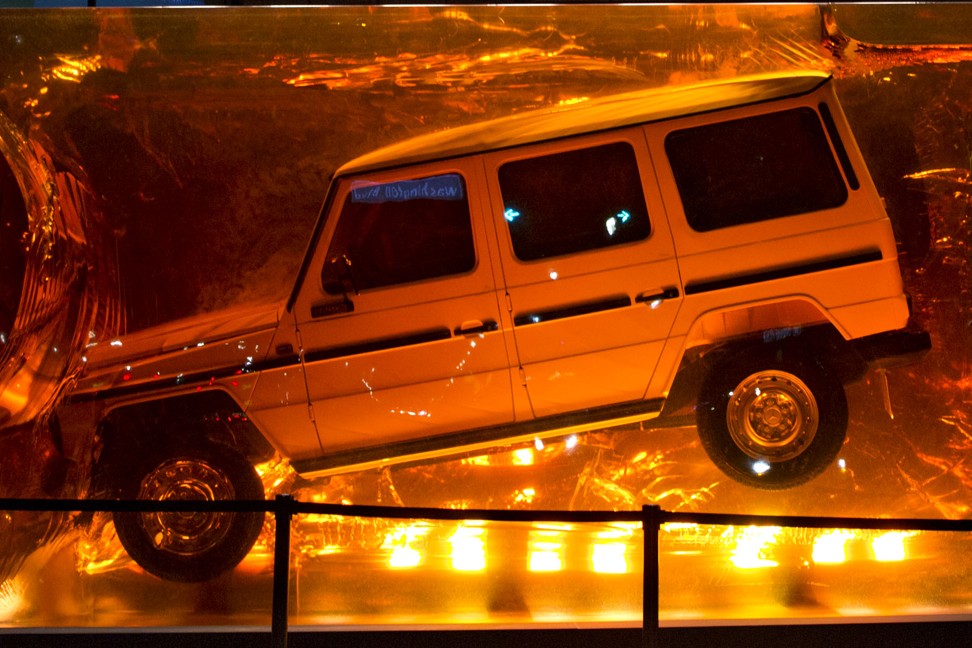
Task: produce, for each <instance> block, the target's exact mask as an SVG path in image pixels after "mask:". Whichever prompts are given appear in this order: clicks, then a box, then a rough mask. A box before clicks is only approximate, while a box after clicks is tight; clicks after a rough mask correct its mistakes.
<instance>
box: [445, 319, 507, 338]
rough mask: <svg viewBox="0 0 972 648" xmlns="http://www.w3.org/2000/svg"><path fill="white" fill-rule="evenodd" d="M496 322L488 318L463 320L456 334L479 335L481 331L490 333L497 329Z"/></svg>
mask: <svg viewBox="0 0 972 648" xmlns="http://www.w3.org/2000/svg"><path fill="white" fill-rule="evenodd" d="M498 328H499V326H497V324H496V322H494V321H493V320H486V321H485V322H482V321H480V320H469V321H466V322H463V323H462V324H460V325H459V326H458V327H456V330H455V334H456V335H478V334H480V333H489V332H490V331H495V330H496V329H498Z"/></svg>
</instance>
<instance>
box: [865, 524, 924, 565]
mask: <svg viewBox="0 0 972 648" xmlns="http://www.w3.org/2000/svg"><path fill="white" fill-rule="evenodd" d="M913 535H915V534H914V533H911V532H908V531H891V532H889V533H884V534H881V535H879V536H877V537H876V538H873V539H872V540H871V551H873V552H874V559H875V560H877V561H878V562H901V561H903V560H905V559H906V558H907V557H908V555H907V552H906V551H905V538H909V537H911V536H913Z"/></svg>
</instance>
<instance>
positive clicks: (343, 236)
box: [294, 160, 513, 455]
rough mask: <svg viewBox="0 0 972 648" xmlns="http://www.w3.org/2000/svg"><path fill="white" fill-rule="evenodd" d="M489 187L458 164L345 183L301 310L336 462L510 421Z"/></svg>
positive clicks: (326, 437) (327, 442)
mask: <svg viewBox="0 0 972 648" xmlns="http://www.w3.org/2000/svg"><path fill="white" fill-rule="evenodd" d="M481 181H482V167H481V165H475V164H471V163H469V162H468V161H465V160H457V161H455V162H452V163H447V166H443V165H441V164H440V165H435V166H426V167H417V168H416V167H410V168H408V169H404V170H398V171H392V172H384V173H375V174H370V175H368V177H356V178H354V179H344V180H340V181H339V184H338V185H337V186H336V188H335V191H336V193H335V195H334V200H333V202H332V206H331V213H330V214H329V215H328V217H327V221H326V225H325V229H324V231H323V234H322V239H321V242H320V244H319V246H318V249H317V250H316V252H315V253H314V256H313V258H312V262H311V263H310V266H309V271H308V276H307V277H306V278H305V280H304V286H303V288H302V289H301V292H300V294H299V296H298V299H297V301H296V303H295V306H294V308H295V311H296V319H297V327H298V329H299V332H300V333H299V334H300V339H301V347H302V349H303V364H304V368H305V374H306V379H307V390H308V394H309V398H310V402H311V405H312V408H313V415H314V418H315V421H316V424H317V429H318V433H319V435H320V441H321V446H322V447H323V449H324V453H325V454H329V453H333V452H340V451H350V450H355V449H361V448H367V447H371V446H378V445H382V446H384V445H386V444H394V443H396V442H404V441H409V440H414V439H418V438H425V437H433V436H436V435H441V434H445V433H448V432H454V431H458V430H462V429H466V428H475V427H485V426H491V425H497V424H502V423H507V422H509V421H510V419H511V417H512V410H513V406H512V395H511V389H512V388H511V381H510V362H509V356H508V354H507V349H506V343H505V341H504V337H503V335H502V332H501V331H500V315H499V306H498V302H497V293H496V283H495V278H494V275H493V268H492V265H491V262H490V258H489V254H488V246H487V243H486V236H485V224H484V222H483V217H482V205H481V203H480V202H479V201H477V200H476V199H475V196H478V195H480V194H481V193H482V191H481V190H480V191H476V190H474V187H475V186H476V185H477V184H478V183H481ZM470 196H473V198H472V199H471V198H470ZM392 454H394V449H393V448H389V455H392Z"/></svg>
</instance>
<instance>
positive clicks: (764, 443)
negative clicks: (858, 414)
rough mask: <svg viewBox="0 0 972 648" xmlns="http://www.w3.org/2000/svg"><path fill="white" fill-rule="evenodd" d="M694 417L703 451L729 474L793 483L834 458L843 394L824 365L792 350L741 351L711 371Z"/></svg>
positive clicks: (780, 485) (771, 484)
mask: <svg viewBox="0 0 972 648" xmlns="http://www.w3.org/2000/svg"><path fill="white" fill-rule="evenodd" d="M696 422H697V426H698V431H699V437H700V439H701V441H702V447H703V448H704V449H705V451H706V454H708V455H709V458H710V459H712V461H713V463H715V464H716V466H718V467H719V469H720V470H722V472H724V473H725V474H726V475H727V476H729V477H731V478H732V479H734V480H736V481H738V482H740V483H743V484H746V485H747V486H752V487H755V488H763V489H776V490H778V489H784V488H792V487H794V486H798V485H800V484H803V483H805V482H808V481H810V480H811V479H813V478H814V477H816V476H818V475H819V474H820V473H822V472H823V471H824V470H825V469H826V468H827V467H828V466H829V465H830V464H831V463H832V462H833V461H834V460H835V459H836V458H837V455H838V453H839V452H840V449H841V446H843V444H844V438H845V436H846V434H847V399H846V396H845V395H844V388H843V386H842V385H841V383H840V382H839V381H837V380H835V379H833V378H832V377H831V376H830V375H829V374H828V373H827V372H826V370H825V369H824V368H823V367H822V366H820V365H819V364H818V363H816V362H813V361H811V360H809V359H806V358H803V357H800V356H798V355H795V354H794V353H792V352H791V353H787V352H785V351H784V350H777V351H776V352H774V353H762V354H753V355H748V354H747V355H740V356H737V357H734V358H732V359H729V360H726V361H723V362H720V363H718V364H717V365H716V366H714V367H713V369H712V370H711V371H710V372H708V374H707V376H706V379H705V380H704V383H703V386H702V391H701V394H700V398H699V403H698V408H697V410H696Z"/></svg>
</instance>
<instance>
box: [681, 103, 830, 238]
mask: <svg viewBox="0 0 972 648" xmlns="http://www.w3.org/2000/svg"><path fill="white" fill-rule="evenodd" d="M665 151H666V153H667V154H668V159H669V161H670V163H671V165H672V172H673V173H674V175H675V182H676V184H677V185H678V191H679V194H680V195H681V198H682V205H683V206H684V208H685V217H686V219H687V220H688V223H689V225H690V226H691V227H692V229H694V230H696V231H698V232H708V231H711V230H716V229H721V228H723V227H731V226H733V225H742V224H746V223H756V222H759V221H764V220H769V219H773V218H782V217H784V216H793V215H796V214H804V213H808V212H813V211H819V210H822V209H833V208H835V207H839V206H840V205H842V204H844V202H845V201H846V200H847V187H846V185H845V184H844V180H843V178H842V177H841V175H840V171H839V169H838V167H837V163H836V161H835V160H834V156H833V154H832V153H831V150H830V146H829V144H828V142H827V136H826V135H825V134H824V130H823V127H822V125H821V123H820V118H819V117H818V116H817V113H816V112H814V111H813V110H811V109H810V108H797V109H793V110H786V111H782V112H777V113H771V114H768V115H759V116H756V117H747V118H744V119H736V120H733V121H727V122H721V123H715V124H707V125H705V126H699V127H697V128H687V129H683V130H678V131H674V132H672V133H670V134H669V135H668V137H667V138H666V139H665Z"/></svg>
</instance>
